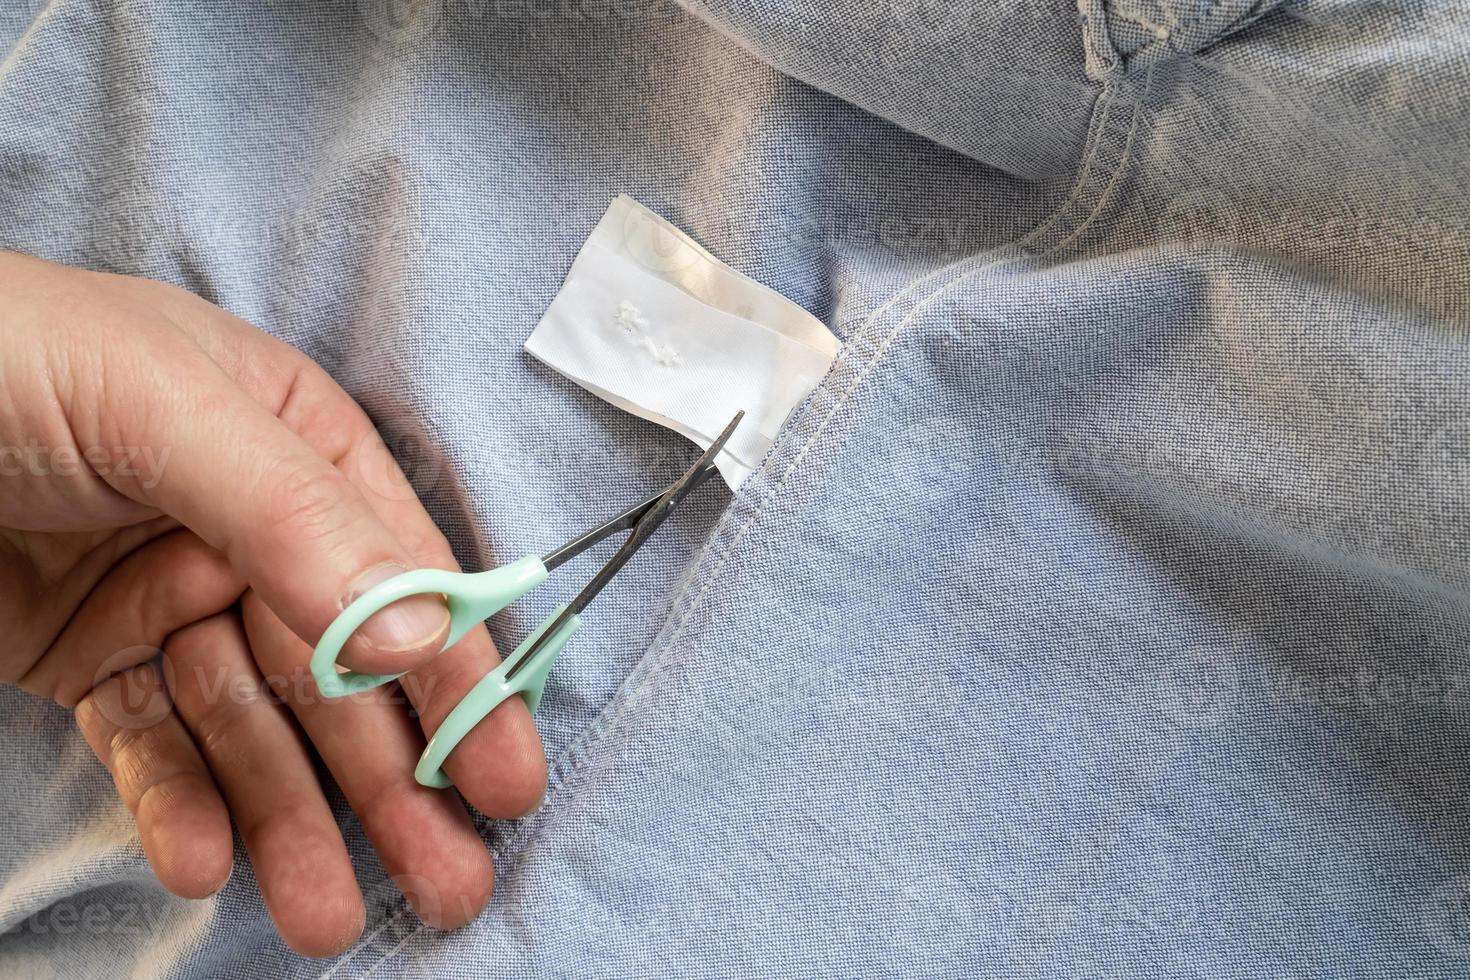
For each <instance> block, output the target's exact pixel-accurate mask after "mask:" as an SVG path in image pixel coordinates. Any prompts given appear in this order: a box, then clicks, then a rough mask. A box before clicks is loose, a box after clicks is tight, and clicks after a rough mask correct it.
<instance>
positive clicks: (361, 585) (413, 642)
mask: <svg viewBox="0 0 1470 980" xmlns="http://www.w3.org/2000/svg"><path fill="white" fill-rule="evenodd" d="M406 571H408V569H406V568H404V567H403V566H402V565H379V566H378V567H377V568H374V569H371V570H370V571H367V572H364V573H363V574H362V576H361V577H360V578H359V579H358V580H357V582H356V583H354V585H353V588H352V592H351V593H349V594H348V596H347V598H346V600H345V601H344V602H343V608H346V606H348V605H350V604H351V603H352V602H353V601H355V600H356V599H357V598H358V596H361V595H362V594H363V593H364V592H366V591H367V590H368V589H371V588H372V587H373V586H375V585H379V584H381V583H383V582H386V581H388V580H389V579H390V578H394V577H396V576H398V575H402V574H403V573H404V572H406ZM448 628H449V608H448V607H447V606H445V605H444V597H443V596H439V595H415V596H409V597H408V598H407V599H400V600H398V601H397V602H395V603H393V605H391V606H389V607H388V608H386V609H383V610H380V611H379V612H377V613H374V614H373V616H372V618H371V619H369V620H368V621H367V622H366V623H363V624H362V626H361V627H360V628H359V629H358V631H357V635H358V636H360V637H362V638H363V639H364V640H365V641H367V643H368V644H370V645H371V646H373V647H374V648H376V649H378V650H382V651H384V652H386V653H402V652H404V651H406V650H417V649H419V648H420V647H425V646H428V645H429V644H430V643H431V642H433V641H434V640H435V639H437V638H438V637H439V636H440V635H442V634H443V633H444V632H445V631H446V630H447V629H448Z"/></svg>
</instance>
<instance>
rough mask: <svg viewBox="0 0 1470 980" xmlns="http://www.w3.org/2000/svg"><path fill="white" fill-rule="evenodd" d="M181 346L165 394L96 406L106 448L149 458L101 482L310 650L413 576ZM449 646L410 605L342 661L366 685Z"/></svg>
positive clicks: (435, 600) (263, 418) (314, 459)
mask: <svg viewBox="0 0 1470 980" xmlns="http://www.w3.org/2000/svg"><path fill="white" fill-rule="evenodd" d="M187 346H188V352H187V354H186V356H182V357H180V358H170V359H169V378H168V382H167V385H149V386H148V391H149V392H150V393H149V394H146V395H144V396H143V397H142V398H141V402H142V404H141V405H139V404H137V402H138V401H140V399H137V398H130V399H129V400H130V402H131V404H130V405H128V406H125V407H118V406H110V407H109V410H110V411H112V412H113V413H114V422H113V425H115V426H117V427H118V429H119V432H118V435H119V437H120V438H118V439H117V441H116V442H115V444H117V445H134V446H141V447H145V448H146V449H148V450H151V451H152V456H151V457H148V461H151V465H150V466H145V467H133V468H132V472H133V473H134V475H132V476H119V475H118V470H120V469H122V468H121V467H112V468H111V471H112V472H111V473H110V474H109V475H108V477H107V480H108V482H109V483H112V484H113V485H114V487H115V488H116V489H117V490H119V491H120V492H122V493H124V494H126V495H128V496H129V497H132V498H133V499H135V500H138V501H139V502H141V503H145V504H148V505H150V506H152V507H155V508H157V509H158V510H161V511H163V512H164V513H166V514H169V515H170V516H172V517H174V518H175V519H177V520H178V521H179V522H180V523H181V524H183V525H184V526H186V527H188V528H189V529H190V530H192V531H193V532H194V533H195V534H197V535H198V536H199V537H201V538H203V539H204V540H205V541H207V542H208V543H209V544H211V545H213V546H214V547H216V548H218V549H219V550H221V551H223V552H224V553H225V554H226V555H227V556H228V557H229V559H230V562H231V564H232V565H234V567H235V568H236V569H237V570H238V571H239V572H240V573H241V575H242V576H243V577H244V578H245V579H246V580H247V581H248V582H249V583H250V586H251V588H253V589H254V590H255V591H256V592H257V593H258V594H259V595H260V597H261V598H262V599H263V600H265V602H266V604H267V605H268V606H270V608H271V610H272V611H273V612H275V614H276V615H277V616H278V617H279V618H280V619H281V620H282V622H284V623H285V624H286V625H287V626H289V627H290V628H291V629H292V631H294V632H295V633H296V634H297V635H298V636H300V637H301V638H302V639H303V640H305V641H306V642H307V643H309V644H315V643H316V642H317V641H318V640H319V639H320V638H321V635H322V633H323V632H324V631H325V630H326V628H327V626H328V625H330V624H331V622H332V620H333V619H335V618H336V617H337V615H338V614H339V613H340V612H341V611H342V610H343V609H344V608H345V607H346V606H347V605H348V604H349V603H351V602H352V600H353V599H355V598H356V597H357V596H359V595H361V594H362V593H363V592H365V591H367V590H368V589H369V588H371V587H372V586H374V585H376V584H378V583H379V582H382V581H385V580H387V579H389V578H392V577H393V576H395V575H398V574H400V573H402V572H404V571H407V570H409V569H411V568H413V567H415V563H414V561H413V559H412V558H411V556H410V554H409V552H408V551H407V549H406V548H405V547H404V546H403V545H402V544H401V543H400V542H399V541H398V539H397V538H396V537H395V535H394V534H393V532H392V531H391V530H390V529H389V528H388V527H387V526H385V525H384V524H383V522H382V521H381V519H380V518H379V517H378V515H377V513H376V512H375V511H374V510H373V508H372V506H371V505H370V504H369V503H368V501H367V500H366V498H365V497H364V496H363V495H362V493H361V492H360V491H359V490H358V489H357V487H355V486H354V485H353V484H352V483H351V481H349V480H348V479H347V477H346V476H344V475H343V473H342V472H341V471H340V470H338V469H337V467H336V466H334V465H333V464H332V462H330V461H328V460H326V459H324V458H322V457H321V456H320V455H318V454H317V453H316V452H315V451H314V450H313V449H312V448H311V446H310V445H308V444H307V442H306V441H305V440H304V439H303V438H302V437H301V436H299V435H298V434H297V433H296V432H294V431H293V430H292V429H291V428H290V427H289V426H287V425H286V424H285V423H284V422H282V421H281V420H280V419H278V418H277V417H276V416H275V415H274V414H272V413H271V412H270V411H269V410H268V409H266V408H265V407H264V406H263V405H261V404H260V403H259V402H257V401H255V400H254V399H253V398H251V397H250V395H249V394H247V393H246V392H245V391H244V390H243V389H241V388H240V387H238V386H237V385H236V384H235V382H234V381H233V380H232V379H231V378H230V377H229V376H228V375H226V374H225V373H224V372H223V371H222V370H220V368H219V367H218V366H217V365H216V364H215V363H214V362H213V361H212V360H210V359H209V358H208V357H207V356H206V355H204V353H203V352H202V351H201V350H199V349H198V348H197V347H193V346H192V345H187ZM180 360H182V361H183V362H184V363H182V364H180V363H179V361H180ZM133 390H134V391H137V389H133ZM342 400H343V401H346V402H348V403H349V404H348V408H350V409H351V411H344V412H343V413H342V415H343V417H342V425H343V426H344V427H353V428H356V427H357V426H359V425H360V426H362V427H364V428H366V429H368V431H370V430H371V427H370V425H368V423H367V422H366V418H365V416H362V414H361V413H360V412H358V411H357V410H356V407H355V405H352V404H351V403H350V399H348V398H347V396H346V395H345V394H344V395H342ZM448 634H449V611H448V608H447V607H446V606H445V604H444V600H443V598H442V597H440V596H433V595H428V596H414V597H410V598H408V599H404V600H401V601H400V602H397V603H394V604H393V605H391V606H389V607H387V608H386V609H384V610H382V611H381V612H379V613H378V614H377V615H375V616H373V617H372V618H371V619H369V620H368V621H367V622H366V623H365V624H363V626H362V627H361V628H360V629H359V630H358V631H357V632H356V633H355V634H354V635H353V637H352V639H351V640H349V642H348V644H347V646H346V647H345V648H344V649H343V652H342V657H341V662H342V663H343V665H344V666H348V667H351V668H353V669H355V670H363V671H368V672H370V673H399V672H402V671H406V670H412V669H413V668H415V667H418V666H420V665H422V664H424V663H426V662H427V661H428V660H430V659H432V658H433V657H434V655H435V654H437V653H438V652H439V649H440V648H441V647H442V646H443V644H444V641H445V640H446V639H447V638H448Z"/></svg>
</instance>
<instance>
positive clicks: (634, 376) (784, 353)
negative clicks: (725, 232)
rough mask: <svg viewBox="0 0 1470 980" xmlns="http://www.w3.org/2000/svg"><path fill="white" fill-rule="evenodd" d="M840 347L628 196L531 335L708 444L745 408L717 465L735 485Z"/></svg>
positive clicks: (797, 311) (574, 367)
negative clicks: (743, 419)
mask: <svg viewBox="0 0 1470 980" xmlns="http://www.w3.org/2000/svg"><path fill="white" fill-rule="evenodd" d="M838 347H839V345H838V342H837V338H836V337H834V336H833V335H832V333H831V331H829V330H828V329H827V328H826V326H825V325H824V324H823V323H822V322H821V321H820V320H818V319H817V318H816V317H814V316H812V315H811V314H810V313H808V312H806V310H804V309H802V308H801V307H800V306H798V305H797V304H795V303H793V302H791V301H790V300H788V299H786V298H785V297H784V296H782V295H780V294H779V293H777V292H775V291H774V290H771V289H769V288H767V287H766V286H763V285H761V284H760V283H758V282H755V281H754V280H752V279H749V278H747V277H745V276H743V275H741V274H740V273H738V272H736V271H735V270H734V269H731V268H730V267H729V266H727V265H725V264H724V263H722V262H720V261H719V260H718V259H716V258H715V257H714V256H713V255H711V254H710V253H709V252H707V251H705V249H704V248H702V247H701V246H700V245H699V244H698V243H696V242H695V241H694V240H693V239H691V238H690V237H689V236H688V235H685V234H684V233H683V232H681V231H680V230H679V229H677V228H675V227H674V226H673V225H671V224H669V223H668V222H667V221H664V220H663V219H662V218H660V217H658V216H657V215H655V214H653V212H651V211H649V210H648V209H647V208H644V207H643V206H642V205H641V204H638V203H637V202H636V201H634V200H633V199H632V198H629V197H627V196H626V195H620V196H619V197H618V198H617V199H616V200H614V201H613V203H612V205H611V206H610V207H609V208H608V210H607V213H606V214H605V215H603V217H602V220H601V221H600V222H598V224H597V227H596V228H594V229H593V231H592V234H591V236H590V237H589V238H588V239H587V243H586V244H585V245H583V246H582V250H581V252H579V253H578V255H577V259H576V261H575V262H574V263H573V264H572V268H571V270H570V271H569V272H568V273H567V278H566V282H565V283H564V284H563V286H562V289H561V292H559V293H558V294H557V296H556V298H555V299H554V300H552V303H551V305H550V306H549V307H548V308H547V310H546V313H545V314H544V315H543V316H542V318H541V322H540V323H538V324H537V325H536V329H535V330H534V331H533V332H532V333H531V336H530V337H529V338H528V339H527V340H526V350H527V351H528V352H529V353H530V354H531V355H532V356H534V357H536V358H537V359H538V360H540V361H542V362H544V363H545V364H547V365H548V366H550V367H551V368H553V369H554V370H556V371H558V372H560V373H561V374H563V375H565V376H566V377H568V378H570V379H571V380H573V381H575V382H576V383H577V384H579V385H581V386H582V387H584V388H586V389H587V390H589V391H591V392H593V393H594V394H597V395H598V396H600V397H602V398H604V399H606V400H607V401H609V402H611V403H612V404H614V405H617V406H618V407H620V408H623V409H625V410H627V411H629V412H632V413H633V414H635V415H638V416H640V417H642V418H646V419H650V420H652V421H655V422H658V423H660V424H661V425H665V426H668V427H669V428H671V429H674V430H675V431H677V432H680V433H682V434H684V435H685V436H687V437H689V438H690V439H692V440H694V441H695V442H696V443H698V444H699V445H700V446H708V445H709V444H710V442H711V441H712V440H713V439H714V437H715V436H717V435H718V434H719V433H720V431H721V430H722V429H723V428H724V427H725V423H727V422H728V421H729V420H730V418H731V417H732V416H733V415H734V414H735V413H736V412H737V411H744V412H745V413H746V418H745V422H744V423H743V424H742V425H741V426H740V427H739V428H738V429H737V430H736V431H735V434H734V435H733V436H732V437H731V439H730V442H729V443H727V444H726V447H725V450H724V451H723V452H722V453H720V456H719V458H718V459H717V460H716V463H717V465H718V466H719V468H720V473H721V474H722V475H723V476H724V477H725V481H726V482H727V483H729V484H730V486H731V487H735V486H738V485H739V484H740V483H741V481H743V480H744V479H745V477H746V476H748V475H749V474H750V473H751V471H752V470H753V469H754V468H755V467H756V466H757V465H759V464H760V461H761V459H762V458H763V457H764V456H765V454H766V452H767V451H769V450H770V448H771V443H772V442H773V441H774V439H775V437H776V435H777V433H778V432H779V431H780V429H781V427H782V426H783V425H784V424H785V422H786V419H787V417H788V416H789V415H790V414H791V412H792V410H793V409H795V408H796V406H797V405H798V404H799V403H800V402H802V401H803V400H805V399H806V397H807V396H808V395H810V394H811V392H812V390H813V389H814V388H815V387H816V386H817V385H818V384H819V383H820V382H821V380H822V378H823V377H824V376H825V375H826V373H827V371H828V369H829V368H830V367H831V366H832V361H833V360H834V359H835V358H836V356H837V351H838Z"/></svg>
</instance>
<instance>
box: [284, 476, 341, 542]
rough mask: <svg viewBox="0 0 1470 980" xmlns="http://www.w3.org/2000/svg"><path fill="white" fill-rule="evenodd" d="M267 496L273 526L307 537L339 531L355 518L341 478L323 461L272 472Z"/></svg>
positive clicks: (311, 538)
mask: <svg viewBox="0 0 1470 980" xmlns="http://www.w3.org/2000/svg"><path fill="white" fill-rule="evenodd" d="M268 500H269V504H268V514H267V516H268V519H269V520H270V521H271V523H272V524H273V525H274V526H276V527H278V528H283V529H286V531H287V532H288V533H289V534H291V535H295V536H302V537H305V538H307V539H309V540H318V539H321V538H325V537H329V536H331V535H333V534H335V533H337V532H340V531H342V530H344V529H346V528H347V527H349V526H350V525H351V524H352V523H353V522H354V521H355V520H356V518H357V515H356V513H355V510H356V508H354V507H353V506H352V502H351V498H350V497H349V495H348V493H347V486H346V483H345V480H344V479H343V478H342V476H341V474H339V473H338V472H337V471H336V470H334V469H332V468H331V467H329V466H327V465H326V464H325V463H321V464H320V465H318V464H315V463H313V464H309V465H302V466H297V467H294V468H291V469H288V470H287V471H285V472H284V473H278V474H276V479H275V480H274V484H273V487H272V489H271V491H270V493H269V495H268Z"/></svg>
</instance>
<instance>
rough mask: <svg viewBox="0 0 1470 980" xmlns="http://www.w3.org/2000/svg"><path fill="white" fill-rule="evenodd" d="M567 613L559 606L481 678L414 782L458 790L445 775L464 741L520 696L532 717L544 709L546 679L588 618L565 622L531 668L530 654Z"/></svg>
mask: <svg viewBox="0 0 1470 980" xmlns="http://www.w3.org/2000/svg"><path fill="white" fill-rule="evenodd" d="M565 609H566V606H559V607H557V608H556V609H555V610H553V611H552V613H551V615H550V616H548V617H546V619H544V620H543V621H542V622H541V625H540V626H538V627H536V629H535V630H534V631H533V632H532V633H531V635H530V636H528V637H526V639H525V640H524V641H523V642H522V643H521V645H520V646H518V647H516V649H515V653H512V654H511V655H510V656H509V657H506V658H505V661H504V662H503V663H502V664H501V665H500V666H499V667H496V668H495V669H494V670H492V671H491V672H490V673H488V674H486V675H485V676H484V677H482V678H480V682H479V683H478V684H476V685H475V686H474V687H472V688H470V693H468V694H466V695H465V696H464V697H463V698H461V699H460V702H459V704H457V705H455V706H454V710H453V711H451V712H449V717H447V718H445V719H444V721H443V723H442V724H440V726H439V728H438V729H437V730H436V731H435V732H434V737H433V738H431V739H429V744H428V745H427V746H426V747H425V748H424V754H423V755H421V756H419V762H418V765H417V766H415V767H414V770H413V778H414V779H417V780H418V781H419V782H420V783H422V784H423V785H425V786H432V787H434V788H436V789H443V788H445V787H446V786H452V785H453V781H452V780H450V778H449V777H448V776H446V775H445V774H444V760H445V759H447V758H449V753H451V752H453V751H454V747H455V746H457V745H458V744H459V743H460V741H461V740H462V739H463V738H464V737H465V736H466V735H468V734H469V733H470V730H471V729H472V728H474V727H475V726H476V725H478V724H479V723H480V720H481V719H483V718H484V717H485V716H486V715H488V714H489V713H490V712H492V711H494V710H495V709H496V708H498V707H499V706H500V703H501V702H502V701H505V700H506V699H507V698H511V697H514V696H515V695H517V694H519V695H521V696H522V697H524V698H525V700H526V707H527V708H530V709H531V711H532V713H534V712H535V711H536V706H537V705H539V704H540V703H541V692H542V691H544V690H545V689H546V675H547V674H549V673H551V666H552V664H554V663H555V662H556V655H557V654H558V653H561V649H562V647H564V646H566V645H567V640H570V639H571V638H572V634H573V633H575V632H577V627H578V626H581V625H582V617H581V616H578V615H575V614H574V615H571V616H568V617H567V618H566V619H564V620H562V623H561V625H560V626H558V627H557V628H556V633H555V634H554V635H552V636H551V637H549V638H548V639H547V640H546V642H545V643H543V644H541V645H540V646H537V647H536V649H535V650H534V651H533V652H531V653H530V656H531V657H533V658H534V659H533V660H532V661H531V662H529V663H526V664H522V663H521V661H522V660H524V659H525V658H526V656H527V651H529V650H531V648H532V647H533V646H536V641H538V640H539V639H541V634H542V633H545V632H546V630H547V629H548V628H550V627H551V625H552V624H553V623H555V622H556V620H557V618H558V617H559V616H560V615H561V614H562V612H563V611H564V610H565Z"/></svg>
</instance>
